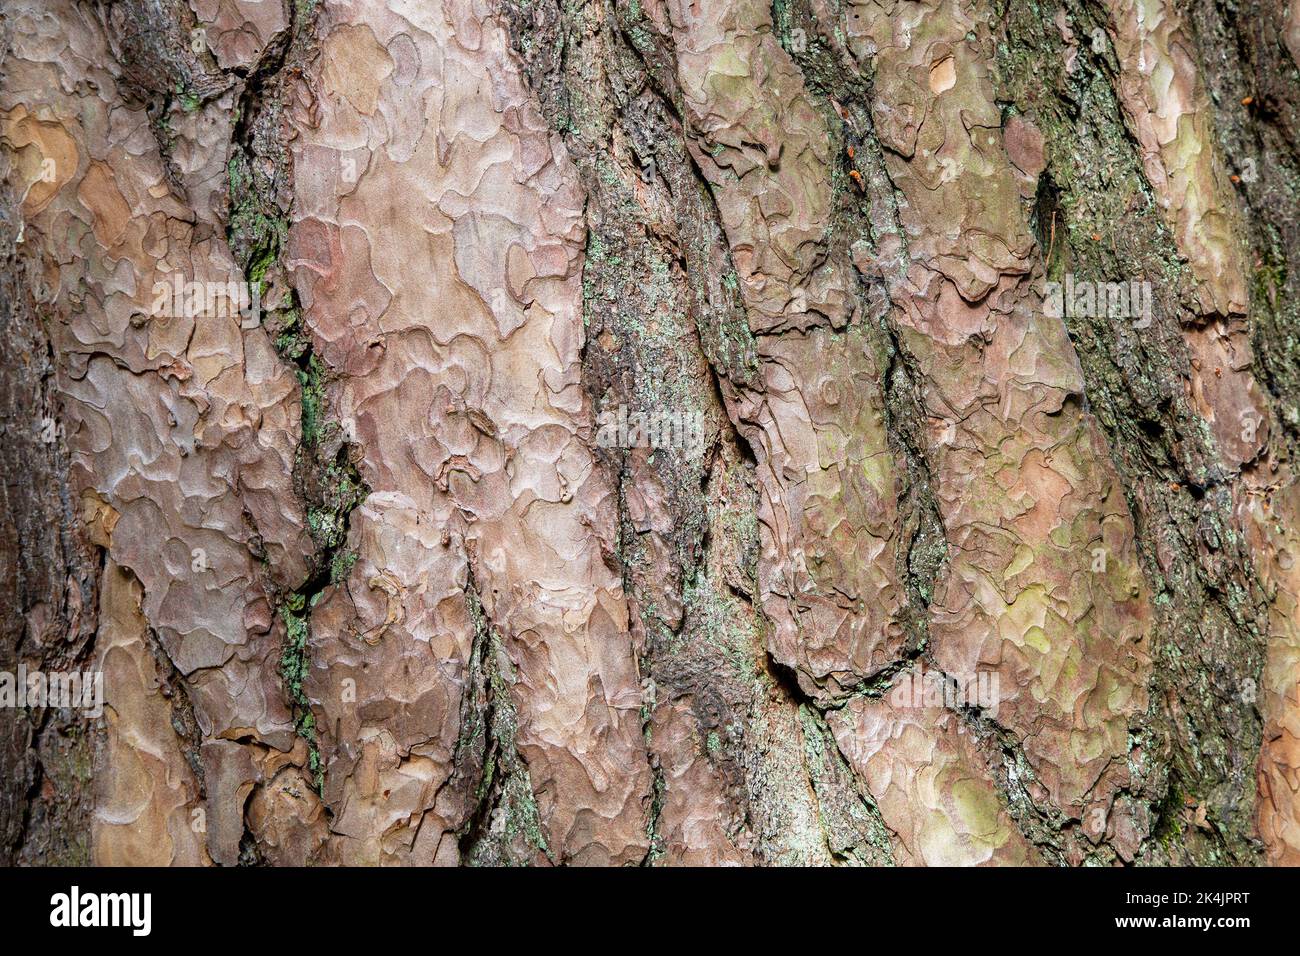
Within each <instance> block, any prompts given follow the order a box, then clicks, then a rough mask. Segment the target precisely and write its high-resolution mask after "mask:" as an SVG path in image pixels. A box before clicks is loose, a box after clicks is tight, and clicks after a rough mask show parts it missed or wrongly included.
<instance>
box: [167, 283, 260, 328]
mask: <svg viewBox="0 0 1300 956" xmlns="http://www.w3.org/2000/svg"><path fill="white" fill-rule="evenodd" d="M150 312H151V313H152V314H153V315H154V316H159V317H163V318H179V317H182V316H184V317H186V318H194V317H195V316H199V315H204V316H213V317H218V318H232V319H238V320H239V324H240V326H241V327H242V328H245V329H252V328H256V327H257V326H258V325H259V324H260V323H261V321H262V284H261V283H260V282H194V281H191V282H186V281H185V277H184V276H182V275H180V274H176V275H174V276H172V278H171V280H170V281H161V280H160V281H158V282H155V283H154V284H153V304H152V306H151V307H150Z"/></svg>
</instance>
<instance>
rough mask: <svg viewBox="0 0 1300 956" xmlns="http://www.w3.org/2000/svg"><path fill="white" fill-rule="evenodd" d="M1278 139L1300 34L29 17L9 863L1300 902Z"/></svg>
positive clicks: (826, 17)
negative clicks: (875, 885) (32, 686)
mask: <svg viewBox="0 0 1300 956" xmlns="http://www.w3.org/2000/svg"><path fill="white" fill-rule="evenodd" d="M1298 132H1300V0H1287V2H1279V0H1234V2H1228V0H1057V2H1053V3H1047V4H1043V3H1034V2H1030V0H773V2H767V0H428V2H422V3H418V4H413V3H400V2H396V0H391V2H386V3H385V2H372V0H365V2H363V0H293V2H288V0H150V2H145V0H114V2H109V0H8V2H7V3H6V4H5V6H4V9H3V11H2V12H0V147H2V150H0V171H2V172H3V179H4V188H3V191H0V259H3V268H2V269H0V323H2V324H3V326H4V342H5V346H6V349H5V355H4V361H3V363H0V427H2V428H3V431H4V438H5V441H4V442H3V443H0V479H2V480H0V493H3V495H4V500H5V506H6V507H5V511H4V513H3V515H2V516H0V575H2V580H0V671H5V672H17V670H18V668H19V667H20V665H21V666H23V667H25V668H27V669H29V670H41V671H46V672H58V671H86V672H99V673H102V675H103V689H104V711H103V714H102V715H91V714H89V713H87V712H86V711H85V710H84V709H81V710H78V709H77V708H75V707H58V706H53V705H51V706H43V707H32V706H29V707H7V708H5V709H3V710H0V773H2V774H3V775H4V778H5V781H6V783H5V785H4V789H3V791H2V792H0V862H6V863H12V862H29V863H48V862H95V863H100V864H146V863H147V864H164V865H165V864H174V865H210V864H217V865H235V864H245V865H247V864H270V865H287V864H364V865H374V864H384V865H388V864H398V865H401V864H407V865H430V864H437V865H499V864H540V865H546V864H578V865H627V864H639V865H671V864H710V865H717V864H743V865H753V864H860V865H895V864H896V865H939V864H948V865H953V864H956V865H979V864H1003V865H1023V864H1049V865H1051V864H1056V865H1061V864H1068V865H1082V864H1102V865H1114V864H1140V865H1161V864H1297V863H1300V567H1298V566H1297V556H1298V555H1300V486H1298V485H1297V482H1296V478H1295V474H1294V467H1295V451H1296V448H1297V442H1298V441H1300V261H1297V258H1298V257H1300V151H1298V150H1297V146H1296V142H1297V133H1298ZM1062 289H1064V293H1063V292H1062ZM194 290H198V292H199V295H198V298H197V299H196V298H195V297H194V295H193V291H194ZM1079 290H1084V292H1085V293H1086V294H1087V296H1088V298H1086V299H1085V298H1081V297H1080V295H1076V293H1078V292H1079ZM1118 290H1123V295H1124V299H1123V301H1122V302H1120V300H1119V299H1117V298H1116V296H1117V295H1118V294H1119V292H1118ZM1130 293H1131V294H1130ZM1063 301H1064V305H1063V304H1062V303H1063ZM1098 303H1100V304H1098ZM644 415H651V416H655V415H657V416H659V417H660V418H661V419H663V418H664V416H667V417H668V419H670V420H671V421H673V422H676V423H677V426H678V427H677V430H676V431H675V432H670V433H667V436H668V437H667V438H665V434H664V433H663V432H655V433H654V434H651V435H649V436H647V435H646V434H637V433H636V432H637V429H636V427H635V425H633V427H632V429H631V433H629V431H628V428H627V427H626V423H627V422H628V421H629V420H633V421H637V420H640V417H641V416H644ZM610 436H614V437H613V438H611V437H610ZM936 688H937V689H938V692H935V691H936ZM972 689H974V690H977V691H978V693H977V694H976V695H975V696H974V697H971V696H970V694H969V691H970V690H972ZM963 691H965V693H963ZM2 702H3V701H2V700H0V703H2Z"/></svg>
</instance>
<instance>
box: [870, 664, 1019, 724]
mask: <svg viewBox="0 0 1300 956" xmlns="http://www.w3.org/2000/svg"><path fill="white" fill-rule="evenodd" d="M888 699H889V702H890V703H891V704H893V705H894V706H895V707H897V708H900V709H905V708H922V707H945V708H947V709H948V710H961V709H963V708H967V707H975V708H978V709H979V710H982V711H984V712H986V713H987V714H988V715H989V716H990V717H996V716H997V712H998V702H999V700H1000V699H1001V698H1000V697H999V693H998V672H997V671H977V672H976V673H974V674H972V675H971V676H969V677H965V678H957V677H950V676H948V675H947V674H944V673H942V672H941V671H937V670H933V669H931V670H926V669H924V668H922V669H921V670H919V671H917V672H915V673H913V672H911V671H908V672H907V673H905V674H900V675H899V676H898V678H897V679H896V680H895V681H894V686H893V687H891V688H890V689H889V698H888Z"/></svg>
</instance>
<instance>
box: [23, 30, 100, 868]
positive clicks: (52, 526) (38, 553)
mask: <svg viewBox="0 0 1300 956" xmlns="http://www.w3.org/2000/svg"><path fill="white" fill-rule="evenodd" d="M8 29H9V27H8V25H7V24H0V49H3V48H4V47H5V46H7V44H8V42H9V40H10V37H9V36H8V35H7V33H6V31H7V30H8ZM5 161H6V160H5V159H4V157H0V164H3V163H4V162H5ZM21 229H22V211H21V208H20V201H19V200H18V199H17V197H15V196H14V195H13V193H12V191H11V190H10V188H9V187H8V186H7V185H6V186H3V187H0V340H2V341H4V343H5V346H6V353H7V357H8V358H7V360H6V361H5V362H4V363H3V365H0V671H5V672H7V673H8V674H9V675H12V679H14V680H15V681H16V679H17V673H18V669H19V667H20V665H26V667H27V668H28V672H29V673H31V672H33V671H42V672H64V673H67V672H85V671H88V669H89V668H90V667H91V666H92V664H93V653H94V635H95V631H96V628H97V625H98V610H99V574H100V571H101V570H102V566H103V554H102V551H101V550H100V549H98V548H96V547H94V546H93V545H92V544H91V542H90V541H89V540H88V539H87V538H86V536H85V535H84V533H83V531H82V528H81V524H80V520H79V511H80V507H81V503H80V502H79V501H74V500H73V498H72V493H71V490H70V484H69V469H70V467H71V463H72V461H71V455H70V453H69V451H68V448H67V445H66V441H65V439H66V436H65V435H64V433H63V425H62V422H61V413H60V408H59V402H58V398H57V391H56V368H57V363H56V361H55V352H54V343H53V341H52V339H51V336H52V335H53V334H54V330H52V329H51V328H50V327H49V324H50V321H51V320H50V315H49V308H48V307H49V305H50V303H51V301H52V299H53V292H52V291H51V290H50V289H49V288H48V286H47V285H46V283H45V281H44V278H43V275H42V272H41V270H40V269H39V267H38V266H37V265H36V263H34V262H31V261H29V260H28V259H27V258H26V256H25V253H24V249H23V247H22V246H21V245H20V231H21ZM96 734H97V731H96V727H95V723H94V721H93V720H91V719H89V718H87V717H86V716H85V715H84V714H83V713H81V712H79V711H75V710H59V709H54V708H49V707H46V708H40V709H32V708H28V709H19V708H15V707H13V706H12V703H11V704H9V705H7V706H6V707H4V708H2V709H0V778H3V779H4V780H5V781H7V782H8V784H10V785H9V786H6V787H5V788H4V789H3V790H0V864H3V865H15V864H19V863H25V864H32V863H46V864H55V863H62V864H68V865H78V864H85V863H88V862H90V855H89V841H90V818H91V808H92V801H93V793H92V790H91V779H90V762H91V759H92V754H93V748H94V745H95V742H96Z"/></svg>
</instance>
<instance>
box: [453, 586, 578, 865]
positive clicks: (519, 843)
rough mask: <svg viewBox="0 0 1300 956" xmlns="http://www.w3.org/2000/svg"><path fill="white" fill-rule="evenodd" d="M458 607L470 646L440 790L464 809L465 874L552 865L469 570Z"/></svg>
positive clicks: (502, 673)
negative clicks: (457, 725) (470, 869)
mask: <svg viewBox="0 0 1300 956" xmlns="http://www.w3.org/2000/svg"><path fill="white" fill-rule="evenodd" d="M466 574H467V578H466V583H465V599H466V603H467V605H468V608H469V615H470V621H471V622H472V623H473V625H474V644H473V649H472V651H471V654H470V660H469V669H468V672H467V674H466V679H465V692H464V694H463V695H462V697H461V732H460V737H459V739H458V740H457V742H456V750H455V754H454V757H453V767H454V770H453V772H452V775H451V778H450V779H449V780H448V782H447V784H446V786H447V787H449V788H451V789H452V790H454V791H457V792H460V793H462V794H463V795H464V797H465V800H464V802H465V803H466V804H467V805H468V806H469V810H468V812H467V814H466V817H465V822H464V823H463V824H462V825H461V826H460V827H459V828H458V830H457V840H458V843H459V847H460V857H461V860H462V863H463V865H466V866H500V865H516V864H526V863H530V862H546V861H549V862H551V863H554V862H556V861H555V859H554V857H553V856H552V855H551V852H550V850H549V849H548V847H547V844H546V838H545V836H544V834H543V832H542V826H541V821H540V819H539V817H538V811H537V800H536V796H535V795H534V793H533V787H532V782H531V780H530V778H529V774H528V765H527V763H526V762H525V760H524V759H523V757H522V755H521V754H520V753H519V750H518V747H517V746H516V743H515V735H516V734H517V732H518V721H517V718H516V715H515V708H514V703H513V700H512V699H511V695H510V684H511V682H512V679H513V678H512V676H511V673H510V664H509V659H508V657H507V656H506V652H505V648H504V647H503V646H502V644H501V638H500V635H499V634H498V633H497V631H496V629H495V628H494V627H493V626H492V624H491V623H490V622H489V621H488V619H487V616H486V614H485V613H484V611H483V604H482V601H481V599H480V597H479V591H478V585H477V583H476V581H475V576H474V570H473V567H472V566H471V567H470V568H469V569H468V570H467V572H466Z"/></svg>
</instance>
